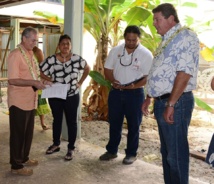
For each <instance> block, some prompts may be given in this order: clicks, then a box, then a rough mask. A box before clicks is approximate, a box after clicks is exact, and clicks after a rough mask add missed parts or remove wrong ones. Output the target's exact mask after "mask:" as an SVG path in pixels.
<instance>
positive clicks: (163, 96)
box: [154, 91, 192, 100]
mask: <svg viewBox="0 0 214 184" xmlns="http://www.w3.org/2000/svg"><path fill="white" fill-rule="evenodd" d="M189 93H192V91H189V92H184V93H182V95H184V94H189ZM170 95H171V93H167V94H164V95H161V96H158V97H155V98H154V99H155V100H163V99H166V98H169V97H170Z"/></svg>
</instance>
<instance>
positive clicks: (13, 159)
mask: <svg viewBox="0 0 214 184" xmlns="http://www.w3.org/2000/svg"><path fill="white" fill-rule="evenodd" d="M9 113H10V115H9V122H10V164H11V169H21V168H23V167H24V166H23V163H24V162H26V161H28V160H29V154H30V148H31V143H32V139H33V130H34V117H35V110H30V111H24V110H22V109H19V108H18V107H15V106H11V107H10V108H9Z"/></svg>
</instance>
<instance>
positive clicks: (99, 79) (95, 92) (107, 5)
mask: <svg viewBox="0 0 214 184" xmlns="http://www.w3.org/2000/svg"><path fill="white" fill-rule="evenodd" d="M162 2H170V3H172V4H174V5H175V6H177V7H178V6H180V7H190V8H197V3H196V2H195V1H191V0H188V1H185V0H162V1H161V0H85V5H84V28H85V29H86V30H87V31H88V32H89V33H90V34H91V35H92V36H93V37H94V39H95V40H96V51H97V53H96V54H97V57H96V61H95V62H94V63H95V64H94V68H93V71H92V72H90V76H91V78H92V79H91V81H90V84H89V85H88V87H87V88H86V90H85V91H84V94H83V104H84V105H85V106H86V108H87V111H88V117H87V118H88V119H89V120H91V119H94V118H96V119H104V120H106V119H107V115H108V113H107V110H108V106H107V99H108V93H109V82H108V81H106V80H105V78H104V63H105V59H106V57H107V55H108V51H109V49H110V48H111V47H113V46H115V45H117V44H118V42H119V41H120V40H121V39H123V37H122V34H123V31H124V28H125V27H126V26H127V25H138V26H139V27H140V28H141V31H142V40H141V42H142V44H143V45H144V46H146V47H147V48H149V49H150V50H151V51H152V52H154V50H155V49H156V47H157V45H158V43H159V41H160V36H159V35H157V33H156V30H155V28H154V26H153V17H152V13H151V10H152V9H153V8H154V7H155V6H156V5H157V4H160V3H162ZM35 14H37V15H41V16H43V17H46V18H47V19H48V20H49V21H51V22H54V23H56V22H58V23H62V21H63V20H62V19H60V18H59V17H57V16H54V15H52V14H50V15H48V13H47V12H38V11H37V12H35ZM48 16H49V17H48ZM211 21H213V19H212V18H210V19H209V20H207V22H197V21H196V20H195V19H194V18H193V17H190V16H186V19H185V24H186V25H187V26H189V27H191V28H192V29H194V30H195V31H196V32H197V33H200V32H202V31H204V30H206V29H208V27H209V24H210V22H211ZM199 28H200V29H199ZM201 47H202V51H201V54H202V56H203V57H204V58H205V59H206V60H208V61H213V60H214V59H213V55H212V54H213V53H214V46H213V47H211V48H208V47H206V44H204V43H201ZM196 103H197V105H199V106H200V105H201V107H202V106H203V108H205V109H207V110H209V107H207V106H206V105H204V103H203V102H201V101H200V100H197V99H196Z"/></svg>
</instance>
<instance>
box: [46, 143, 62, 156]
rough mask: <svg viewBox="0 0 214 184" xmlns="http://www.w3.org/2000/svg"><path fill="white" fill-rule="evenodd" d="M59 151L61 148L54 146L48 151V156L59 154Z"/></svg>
mask: <svg viewBox="0 0 214 184" xmlns="http://www.w3.org/2000/svg"><path fill="white" fill-rule="evenodd" d="M59 150H60V147H59V146H56V145H54V144H53V145H51V146H50V147H49V148H48V149H47V151H46V154H48V155H49V154H52V153H54V152H58V151H59Z"/></svg>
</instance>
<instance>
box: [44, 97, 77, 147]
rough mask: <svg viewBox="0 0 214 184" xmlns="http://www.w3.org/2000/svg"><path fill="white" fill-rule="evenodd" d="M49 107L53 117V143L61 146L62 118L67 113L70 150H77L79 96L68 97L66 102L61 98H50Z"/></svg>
mask: <svg viewBox="0 0 214 184" xmlns="http://www.w3.org/2000/svg"><path fill="white" fill-rule="evenodd" d="M48 101H49V105H50V107H51V111H52V115H53V143H54V145H56V146H59V145H60V137H61V132H62V118H63V112H64V113H65V118H66V124H67V129H68V149H71V150H74V149H75V145H74V144H75V141H76V137H77V109H78V106H79V94H76V95H74V96H69V97H67V99H66V100H64V99H60V98H49V99H48Z"/></svg>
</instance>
